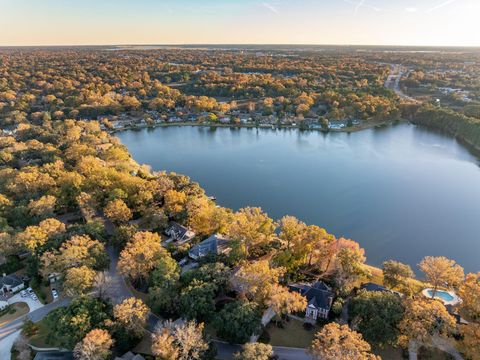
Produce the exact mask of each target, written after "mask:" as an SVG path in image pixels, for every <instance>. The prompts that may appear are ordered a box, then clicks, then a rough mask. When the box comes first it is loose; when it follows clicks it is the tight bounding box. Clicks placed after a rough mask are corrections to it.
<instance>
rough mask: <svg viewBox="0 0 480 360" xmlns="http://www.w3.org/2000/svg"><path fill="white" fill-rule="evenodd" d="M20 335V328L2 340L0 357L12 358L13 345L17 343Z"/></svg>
mask: <svg viewBox="0 0 480 360" xmlns="http://www.w3.org/2000/svg"><path fill="white" fill-rule="evenodd" d="M19 336H20V330H17V331H16V332H14V333H12V334H10V335H8V336H7V337H4V338H3V339H2V340H0V359H2V360H10V358H11V356H10V355H11V350H12V346H13V344H14V343H15V340H17V338H18V337H19Z"/></svg>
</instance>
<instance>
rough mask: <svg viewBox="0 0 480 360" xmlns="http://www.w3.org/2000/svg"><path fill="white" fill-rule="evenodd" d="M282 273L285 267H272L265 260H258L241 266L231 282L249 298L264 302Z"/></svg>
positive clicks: (276, 284)
mask: <svg viewBox="0 0 480 360" xmlns="http://www.w3.org/2000/svg"><path fill="white" fill-rule="evenodd" d="M284 273H285V269H283V268H272V267H270V263H269V262H268V261H267V260H259V261H255V262H252V263H246V264H245V265H243V266H241V267H240V268H239V269H238V271H237V272H236V273H235V274H234V276H233V279H232V282H233V285H234V287H236V288H238V289H239V290H240V292H242V293H243V294H244V295H246V296H247V297H248V298H249V299H250V300H254V301H256V302H257V303H259V304H265V302H266V300H267V299H268V298H269V297H270V295H271V294H272V293H273V290H274V288H276V287H277V286H278V280H279V278H280V276H282V275H283V274H284Z"/></svg>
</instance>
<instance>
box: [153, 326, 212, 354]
mask: <svg viewBox="0 0 480 360" xmlns="http://www.w3.org/2000/svg"><path fill="white" fill-rule="evenodd" d="M204 327H205V326H204V324H203V323H200V324H197V323H196V322H195V321H188V322H185V323H181V324H174V323H172V322H171V321H167V322H164V323H161V324H160V326H158V327H157V328H156V329H155V332H154V334H153V335H152V353H153V354H154V355H155V356H156V357H157V358H158V359H162V360H200V359H204V358H205V354H206V352H207V351H208V349H209V344H208V341H206V340H205V336H204Z"/></svg>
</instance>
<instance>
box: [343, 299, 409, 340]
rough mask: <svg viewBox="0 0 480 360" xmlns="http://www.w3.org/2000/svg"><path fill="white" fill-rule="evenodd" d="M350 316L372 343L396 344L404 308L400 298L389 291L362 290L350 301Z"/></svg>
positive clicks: (366, 338) (364, 336)
mask: <svg viewBox="0 0 480 360" xmlns="http://www.w3.org/2000/svg"><path fill="white" fill-rule="evenodd" d="M349 308H350V311H349V312H350V313H349V315H350V318H351V319H352V321H353V323H354V324H355V326H356V328H357V329H358V331H359V332H360V333H361V334H362V335H363V338H364V339H365V340H366V341H368V342H369V343H370V344H377V345H386V344H391V345H394V344H396V342H397V338H398V335H399V332H398V324H399V323H400V321H401V320H402V318H403V313H404V308H403V305H402V303H401V300H400V298H399V297H398V296H397V295H395V294H392V293H389V292H377V291H361V292H360V293H359V294H358V295H357V296H356V297H354V298H353V299H351V301H350V303H349Z"/></svg>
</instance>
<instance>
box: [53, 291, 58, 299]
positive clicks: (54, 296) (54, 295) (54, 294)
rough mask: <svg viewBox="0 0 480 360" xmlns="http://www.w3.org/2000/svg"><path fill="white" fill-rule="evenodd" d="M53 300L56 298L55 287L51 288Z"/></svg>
mask: <svg viewBox="0 0 480 360" xmlns="http://www.w3.org/2000/svg"><path fill="white" fill-rule="evenodd" d="M52 296H53V300H55V299H58V292H57V290H55V289H52Z"/></svg>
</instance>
